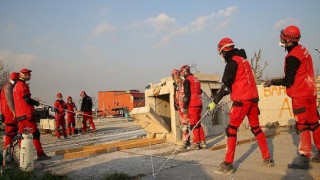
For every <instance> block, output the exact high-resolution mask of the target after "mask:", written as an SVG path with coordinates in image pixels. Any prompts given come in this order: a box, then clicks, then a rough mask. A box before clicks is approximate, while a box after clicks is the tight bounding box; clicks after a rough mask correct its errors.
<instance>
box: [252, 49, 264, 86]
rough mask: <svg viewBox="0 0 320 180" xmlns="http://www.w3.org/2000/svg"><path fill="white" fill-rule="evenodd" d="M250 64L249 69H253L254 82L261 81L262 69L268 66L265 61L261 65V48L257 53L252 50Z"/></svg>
mask: <svg viewBox="0 0 320 180" xmlns="http://www.w3.org/2000/svg"><path fill="white" fill-rule="evenodd" d="M250 64H251V69H252V71H253V76H254V78H255V80H256V82H258V81H261V78H262V75H263V71H264V70H265V69H266V67H267V66H268V63H267V61H265V62H264V63H263V65H262V50H261V49H259V52H258V53H256V52H254V54H253V58H251V61H250Z"/></svg>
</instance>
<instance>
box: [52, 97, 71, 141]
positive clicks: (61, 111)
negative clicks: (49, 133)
mask: <svg viewBox="0 0 320 180" xmlns="http://www.w3.org/2000/svg"><path fill="white" fill-rule="evenodd" d="M53 107H54V112H55V119H56V138H57V139H60V131H62V134H63V136H64V138H65V139H68V136H67V132H66V120H65V115H66V113H65V111H66V110H67V104H66V103H65V102H64V100H63V99H62V94H61V93H60V92H59V93H57V100H56V101H55V102H54V106H53ZM60 128H61V129H60Z"/></svg>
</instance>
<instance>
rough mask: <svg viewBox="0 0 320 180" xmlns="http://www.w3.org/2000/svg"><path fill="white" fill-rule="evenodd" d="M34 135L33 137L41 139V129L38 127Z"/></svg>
mask: <svg viewBox="0 0 320 180" xmlns="http://www.w3.org/2000/svg"><path fill="white" fill-rule="evenodd" d="M32 135H33V139H36V140H40V131H39V130H38V129H37V130H36V131H35V132H34V133H33V134H32Z"/></svg>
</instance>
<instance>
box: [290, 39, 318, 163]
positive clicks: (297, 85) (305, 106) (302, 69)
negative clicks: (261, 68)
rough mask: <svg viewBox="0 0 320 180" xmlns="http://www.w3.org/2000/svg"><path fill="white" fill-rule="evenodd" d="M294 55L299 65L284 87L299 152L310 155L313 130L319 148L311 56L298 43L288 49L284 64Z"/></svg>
mask: <svg viewBox="0 0 320 180" xmlns="http://www.w3.org/2000/svg"><path fill="white" fill-rule="evenodd" d="M292 56H293V57H295V58H296V59H298V60H299V61H300V66H299V68H298V69H297V71H296V75H295V77H294V83H293V84H292V86H291V87H289V88H287V89H286V92H287V94H288V96H289V97H291V98H292V109H293V113H294V116H295V119H296V127H297V130H298V131H299V132H300V143H299V148H298V149H299V153H300V154H303V155H306V156H308V157H311V149H312V146H311V134H310V131H313V134H312V135H313V141H314V144H315V146H316V148H317V149H318V150H320V128H319V122H318V120H319V117H318V114H317V90H316V82H315V78H314V69H313V62H312V57H311V55H310V54H309V52H308V50H307V49H306V48H305V47H303V46H301V45H300V44H298V45H297V46H295V47H294V48H293V49H292V50H290V51H289V53H288V55H287V56H286V58H285V69H284V70H285V72H286V68H287V67H286V65H287V64H288V63H290V62H287V61H288V58H289V57H292Z"/></svg>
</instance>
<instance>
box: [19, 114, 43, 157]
mask: <svg viewBox="0 0 320 180" xmlns="http://www.w3.org/2000/svg"><path fill="white" fill-rule="evenodd" d="M18 126H19V130H18V133H19V134H23V132H24V128H31V129H32V130H31V134H32V135H33V145H34V147H35V148H36V150H37V155H38V156H41V155H43V154H44V152H43V149H42V145H41V142H40V132H39V130H38V125H37V122H36V121H34V120H33V119H31V118H28V119H25V120H22V121H19V122H18Z"/></svg>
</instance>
